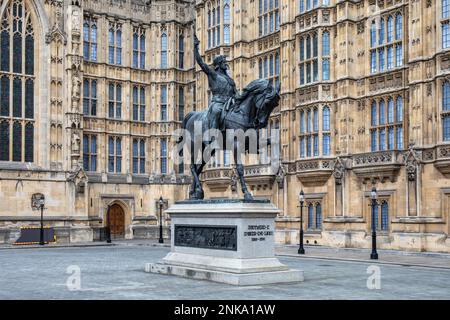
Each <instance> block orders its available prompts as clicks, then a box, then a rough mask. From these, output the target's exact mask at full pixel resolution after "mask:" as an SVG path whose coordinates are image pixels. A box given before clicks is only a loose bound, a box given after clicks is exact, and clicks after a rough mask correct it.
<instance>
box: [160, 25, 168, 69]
mask: <svg viewBox="0 0 450 320" xmlns="http://www.w3.org/2000/svg"><path fill="white" fill-rule="evenodd" d="M161 68H163V69H164V68H167V35H166V34H165V33H163V34H162V35H161Z"/></svg>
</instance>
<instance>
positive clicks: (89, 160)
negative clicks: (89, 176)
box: [83, 135, 97, 171]
mask: <svg viewBox="0 0 450 320" xmlns="http://www.w3.org/2000/svg"><path fill="white" fill-rule="evenodd" d="M83 168H84V170H85V171H96V170H97V136H95V135H83Z"/></svg>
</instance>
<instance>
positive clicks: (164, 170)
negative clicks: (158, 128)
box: [160, 138, 167, 174]
mask: <svg viewBox="0 0 450 320" xmlns="http://www.w3.org/2000/svg"><path fill="white" fill-rule="evenodd" d="M160 157H161V159H160V160H161V173H162V174H167V139H165V138H163V139H161V145H160Z"/></svg>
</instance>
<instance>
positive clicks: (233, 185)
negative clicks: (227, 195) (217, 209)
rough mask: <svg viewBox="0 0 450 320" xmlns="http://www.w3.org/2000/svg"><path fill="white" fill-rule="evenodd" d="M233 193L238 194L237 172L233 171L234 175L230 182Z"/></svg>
mask: <svg viewBox="0 0 450 320" xmlns="http://www.w3.org/2000/svg"><path fill="white" fill-rule="evenodd" d="M230 186H231V191H233V192H237V190H238V175H237V174H236V170H234V169H233V174H232V175H231V181H230Z"/></svg>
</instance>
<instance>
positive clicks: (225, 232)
mask: <svg viewBox="0 0 450 320" xmlns="http://www.w3.org/2000/svg"><path fill="white" fill-rule="evenodd" d="M174 240H175V246H178V247H191V248H203V249H219V250H230V251H237V227H235V226H232V227H213V226H194V225H175V239H174Z"/></svg>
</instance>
